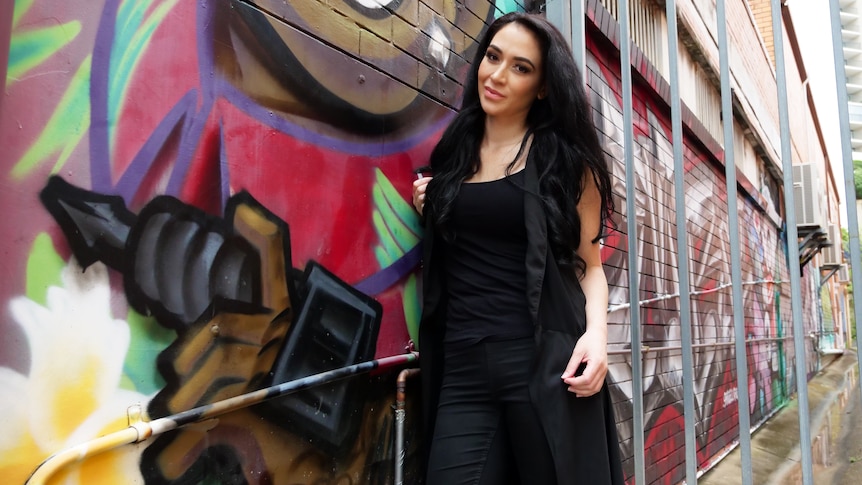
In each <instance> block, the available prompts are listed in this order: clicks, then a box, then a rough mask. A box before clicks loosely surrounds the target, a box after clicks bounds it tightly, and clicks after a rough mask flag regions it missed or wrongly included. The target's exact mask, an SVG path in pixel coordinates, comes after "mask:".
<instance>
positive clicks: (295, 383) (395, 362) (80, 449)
mask: <svg viewBox="0 0 862 485" xmlns="http://www.w3.org/2000/svg"><path fill="white" fill-rule="evenodd" d="M418 359H419V353H418V352H410V353H407V354H401V355H395V356H392V357H384V358H382V359H377V360H371V361H368V362H361V363H359V364H354V365H349V366H346V367H340V368H338V369H333V370H330V371H326V372H321V373H319V374H314V375H310V376H308V377H303V378H301V379H295V380H292V381H289V382H284V383H282V384H277V385H275V386H271V387H267V388H264V389H259V390H257V391H252V392H249V393H246V394H241V395H239V396H234V397H231V398H228V399H225V400H222V401H218V402H214V403H212V404H205V405H203V406H199V407H196V408H193V409H189V410H188V411H183V412H181V413H177V414H173V415H171V416H166V417H164V418H159V419H156V420H154V421H149V422H148V421H143V420H137V421H136V422H132V423H130V424H129V427H128V428H126V429H123V430H120V431H116V432H114V433H110V434H108V435H105V436H102V437H100V438H96V439H93V440H90V441H88V442H86V443H82V444H80V445H78V446H74V447H72V448H68V449H66V450H63V451H60V452H58V453H55V454H53V455H51V456H50V457H48V458H47V459H46V460H45V461H43V462H42V464H41V465H39V467H38V468H36V471H34V472H33V474H32V475H30V478H29V479H28V480H27V482H26V484H25V485H43V484H45V483H47V482H48V479H49V478H51V477H52V476H53V475H54V474H55V473H57V472H58V471H60V470H61V469H63V468H64V467H65V466H67V465H70V464H72V463H75V462H77V461H81V460H83V459H85V458H88V457H92V456H94V455H97V454H99V453H103V452H105V451H110V450H112V449H115V448H119V447H120V446H123V445H129V444H132V443H140V442H142V441H145V440H147V439H148V438H150V437H152V436H156V435H159V434H162V433H165V432H168V431H172V430H174V429H178V428H182V427H183V426H186V425H189V424H193V423H199V422H202V421H209V420H211V419H213V418H215V417H217V416H221V415H223V414H226V413H229V412H231V411H236V410H238V409H242V408H246V407H249V406H251V405H253V404H258V403H260V402H263V401H266V400H269V399H273V398H276V397H281V396H285V395H287V394H291V393H294V392H297V391H301V390H304V389H308V388H310V387H314V386H320V385H323V384H328V383H330V382H333V381H337V380H340V379H345V378H348V377H353V376H356V375H359V374H365V373H368V372H371V371H373V370H375V369H379V370H383V369H388V368H391V367H396V366H401V365H404V364H409V363H413V362H417V361H418ZM129 415H130V421H134V417H133V413H131V412H130V413H129Z"/></svg>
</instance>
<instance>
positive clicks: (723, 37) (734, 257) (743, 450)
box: [716, 0, 752, 485]
mask: <svg viewBox="0 0 862 485" xmlns="http://www.w3.org/2000/svg"><path fill="white" fill-rule="evenodd" d="M716 17H717V22H718V57H719V69H720V71H721V75H720V77H721V112H722V114H723V116H722V121H723V123H724V125H723V129H724V175H725V184H726V185H725V186H726V187H727V189H726V190H727V216H728V217H727V219H728V232H729V233H730V280H731V281H732V282H733V286H732V287H731V288H732V289H731V298H732V301H733V335H734V340H735V342H734V352H735V353H736V388H737V390H743V389H748V360H747V354H746V348H745V320H744V318H743V307H742V305H743V303H742V284H741V282H742V268H741V266H742V264H741V261H742V256H741V251H740V242H739V216H738V215H739V208H738V207H737V197H738V189H737V186H736V160H735V158H734V152H733V149H734V146H733V99H732V97H733V92H732V91H731V90H730V58H729V56H728V50H727V11H726V10H725V4H724V0H716ZM737 395H738V398H737V406H738V409H739V450H740V456H741V457H742V463H741V464H740V468H741V472H742V484H743V485H751V480H752V468H751V414H750V411H749V407H748V406H749V403H748V392H737Z"/></svg>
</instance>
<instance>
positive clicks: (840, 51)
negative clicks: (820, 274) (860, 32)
mask: <svg viewBox="0 0 862 485" xmlns="http://www.w3.org/2000/svg"><path fill="white" fill-rule="evenodd" d="M829 8H830V14H831V18H832V52H833V55H834V57H835V84H836V86H835V87H836V91H837V94H838V119H839V122H840V123H841V129H840V131H841V155H842V156H841V158H842V159H843V160H842V161H843V166H844V197H845V199H844V200H845V203H846V204H847V232H848V233H849V236H850V237H849V239H850V241H849V244H850V269H851V270H850V272H851V273H852V275H853V276H852V278H853V288H862V258H860V249H859V219H858V217H859V216H858V214H857V213H856V204H855V203H854V202H855V201H856V188H855V186H854V182H853V149H852V147H851V145H850V107H849V102H850V99H849V96H848V95H847V73H846V72H845V71H844V46H843V41H842V39H841V8H840V6H839V4H838V0H829ZM853 312H854V315H855V317H856V342H857V343H856V355H857V359H856V360H857V362H858V365H859V375H860V376H862V352H860V350H862V347H860V346H859V343H858V342H859V335H860V333H859V332H860V330H862V302H860V301H859V300H858V299H857V298H853ZM848 330H849V328H848ZM847 339H848V342H849V341H850V335H848V336H847ZM859 389H860V391H862V386H859Z"/></svg>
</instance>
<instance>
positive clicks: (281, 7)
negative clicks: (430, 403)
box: [0, 0, 522, 483]
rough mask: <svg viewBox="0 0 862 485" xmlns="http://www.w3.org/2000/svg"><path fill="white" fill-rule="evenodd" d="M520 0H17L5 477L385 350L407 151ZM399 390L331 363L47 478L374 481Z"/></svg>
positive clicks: (405, 330) (394, 309)
mask: <svg viewBox="0 0 862 485" xmlns="http://www.w3.org/2000/svg"><path fill="white" fill-rule="evenodd" d="M516 8H522V7H521V6H519V5H517V4H515V3H511V4H500V5H499V6H497V5H494V4H492V3H484V2H479V3H474V4H471V5H470V6H469V8H464V6H463V5H460V4H456V2H454V1H444V2H435V3H434V4H425V3H422V2H419V1H415V0H404V1H395V2H376V1H375V2H363V1H360V2H353V1H346V0H345V1H343V2H318V1H315V0H310V1H301V2H291V3H285V2H270V1H265V0H262V1H258V2H247V1H230V0H213V1H206V2H179V1H177V0H143V1H130V0H125V1H122V0H107V1H105V2H103V3H95V2H69V3H67V4H64V5H62V6H59V7H58V6H56V5H51V4H49V2H42V1H39V0H19V1H16V2H15V5H14V18H13V19H12V25H11V32H10V33H9V39H10V42H9V44H10V48H9V58H8V59H9V61H8V69H7V76H6V83H5V86H6V93H7V96H6V98H5V99H4V104H3V108H4V110H3V112H2V117H0V138H2V140H0V144H2V145H3V146H4V147H7V149H4V150H5V153H4V157H3V166H4V168H5V170H4V180H5V182H4V185H5V187H6V188H7V189H10V190H5V191H3V193H4V195H3V196H2V197H3V202H4V203H7V205H6V206H5V207H7V208H9V209H11V212H12V213H11V214H10V217H9V218H7V219H6V220H5V221H4V222H3V224H4V229H9V231H8V232H7V234H8V235H9V239H7V240H6V241H4V243H3V244H4V252H5V254H7V255H9V256H11V255H12V254H15V255H17V257H7V258H4V259H5V260H6V261H5V262H4V263H3V264H4V265H5V266H7V267H8V269H9V271H7V272H6V274H7V275H9V276H8V277H7V278H5V279H4V281H3V283H0V285H2V286H0V300H2V301H3V302H5V306H8V308H9V309H10V310H9V318H4V319H3V322H2V323H0V330H2V332H3V334H4V339H3V342H4V343H3V346H2V348H0V365H2V367H0V383H2V386H3V389H4V396H5V395H8V396H12V395H16V396H20V398H16V399H6V398H4V399H2V400H0V401H2V411H3V412H2V415H3V416H4V418H3V419H4V420H6V419H9V420H10V421H9V422H10V423H14V426H12V425H10V428H9V430H10V432H9V433H7V434H6V436H5V437H4V439H3V440H2V444H0V451H2V453H0V455H2V457H3V458H2V459H0V475H2V476H4V478H5V477H8V478H11V479H12V482H14V483H23V482H24V480H25V479H26V478H27V476H28V475H29V474H30V473H31V472H32V471H33V470H34V469H35V468H36V466H37V465H38V464H39V463H40V462H41V461H42V460H43V459H44V458H46V457H47V456H48V455H50V454H51V453H53V452H55V451H58V450H60V449H63V448H66V447H68V446H71V445H73V444H77V443H80V442H83V441H86V440H87V439H91V438H94V437H96V436H99V435H103V434H105V433H106V432H109V431H112V430H117V429H122V428H123V427H124V426H126V423H127V414H128V413H130V412H134V411H133V410H141V411H142V412H143V414H144V415H146V416H147V417H148V418H149V419H155V418H158V417H161V416H167V415H170V414H173V413H178V412H182V411H185V410H188V409H190V408H193V407H196V406H201V405H205V404H207V403H212V402H215V401H218V400H221V399H224V398H226V397H230V396H235V395H238V394H241V393H243V392H247V391H249V390H254V389H258V388H261V387H263V386H267V385H271V384H274V383H278V382H282V381H286V380H290V379H295V378H297V377H302V376H305V375H309V374H313V373H316V372H321V371H324V370H327V369H332V368H335V367H339V366H342V365H347V364H350V363H356V362H360V361H365V360H369V359H372V358H375V357H381V356H389V355H394V354H399V353H403V352H404V351H405V350H406V349H407V348H408V343H409V341H410V339H411V337H413V336H415V334H416V325H417V321H418V314H419V304H418V303H419V302H418V289H419V283H418V282H417V280H416V274H417V268H418V261H419V256H418V255H419V252H418V248H417V244H418V242H419V237H420V234H421V230H420V228H419V224H418V219H417V217H416V216H415V214H414V212H413V210H412V207H411V206H410V204H409V203H408V202H407V200H408V198H409V190H410V182H411V181H412V179H413V178H414V175H413V169H415V168H416V167H418V166H421V165H424V164H425V163H426V160H427V156H428V153H429V152H430V149H431V148H432V147H433V143H434V142H435V140H436V138H437V136H439V133H440V132H441V130H442V128H443V127H444V126H445V124H446V122H447V121H448V120H449V119H450V118H451V115H452V113H453V110H454V109H455V108H456V106H457V102H458V101H457V100H458V99H459V97H460V89H461V87H460V84H459V80H460V79H462V78H463V75H464V72H465V70H466V68H467V65H468V63H467V61H466V59H468V58H471V57H472V55H473V51H471V47H472V46H473V43H474V38H475V37H476V36H477V35H478V34H479V33H480V32H481V30H482V29H483V28H484V26H485V24H486V23H487V22H488V21H489V20H490V19H492V18H493V16H494V15H497V14H499V13H501V12H503V11H505V10H507V9H516ZM334 73H338V74H337V75H334ZM114 315H119V316H122V318H115V317H114ZM59 325H62V328H61V329H58V328H55V326H59ZM61 330H62V331H61ZM57 356H63V358H62V359H58V358H57ZM50 376H56V379H59V381H55V379H53V378H51V377H50ZM7 390H8V391H10V392H11V393H12V394H7V393H6V391H7ZM394 390H395V389H394V376H393V375H392V374H391V373H389V374H377V375H372V376H371V377H365V378H362V379H348V380H345V381H341V382H339V383H336V384H333V385H329V386H322V387H320V388H319V389H311V390H308V391H304V392H301V393H298V394H295V395H291V396H288V397H285V398H280V399H277V400H274V401H271V402H267V403H264V404H261V405H258V406H254V407H252V408H248V409H246V410H244V411H240V412H234V413H231V414H229V415H226V416H224V417H222V418H220V420H219V421H218V423H217V424H216V423H212V424H209V425H205V426H202V427H190V428H186V429H183V430H180V431H175V432H170V433H166V434H164V435H161V436H158V437H156V438H154V439H152V440H150V441H148V442H146V443H144V444H142V445H136V446H132V447H127V448H128V449H125V448H124V449H121V450H117V451H115V452H110V453H106V454H104V455H100V456H99V457H98V458H96V459H92V460H86V461H84V462H82V463H81V464H79V465H76V466H73V467H70V469H69V470H67V471H65V472H64V476H65V479H66V480H69V481H71V482H73V483H120V482H142V483H199V482H202V481H204V482H206V481H216V482H219V483H385V482H387V481H388V480H391V473H392V449H391V446H392V443H391V441H392V440H391V435H392V423H391V408H390V406H391V404H392V401H393V399H394ZM37 404H39V406H37ZM408 434H409V433H408ZM414 448H415V443H414V444H413V446H412V447H409V448H408V451H409V452H410V453H409V456H408V465H410V463H411V462H412V454H413V451H412V450H413V449H414ZM408 468H409V466H408ZM94 477H98V479H96V478H94ZM120 477H122V478H120Z"/></svg>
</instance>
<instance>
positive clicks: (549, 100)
mask: <svg viewBox="0 0 862 485" xmlns="http://www.w3.org/2000/svg"><path fill="white" fill-rule="evenodd" d="M510 23H517V24H518V25H521V26H523V27H525V28H527V29H528V30H529V31H530V32H532V33H533V34H534V35H535V36H536V38H537V39H538V41H539V45H540V49H541V52H542V66H543V70H544V72H543V76H542V79H543V82H544V84H545V92H546V96H545V97H544V98H542V99H536V100H535V101H534V102H533V105H532V107H531V108H530V111H529V113H528V114H527V134H526V136H525V137H524V140H523V141H522V143H521V151H522V150H523V149H524V147H525V144H526V142H527V140H528V139H529V138H530V136H532V137H533V141H532V145H531V148H530V152H529V155H528V158H527V163H531V164H534V165H535V167H536V173H537V174H538V177H539V196H540V197H541V198H542V201H543V205H544V208H545V213H546V218H547V220H548V237H549V242H550V245H551V249H552V251H553V254H554V258H555V260H556V261H557V263H558V264H559V265H560V266H563V267H574V268H576V269H577V270H578V271H579V272H580V273H583V271H584V269H585V263H584V260H583V259H582V258H581V257H580V256H578V254H577V248H578V246H579V245H580V241H581V233H580V227H581V224H580V217H579V216H578V211H577V205H578V202H579V201H580V198H581V195H582V194H583V191H584V183H585V181H586V178H585V176H586V175H587V173H591V174H592V178H593V180H594V181H595V184H596V186H597V188H598V190H599V194H600V196H601V225H600V228H599V232H598V234H596V236H595V238H594V239H593V240H592V241H593V242H597V241H598V240H599V239H600V238H601V237H603V235H604V231H605V229H606V228H610V227H611V225H610V216H611V214H612V212H613V199H612V192H611V180H610V172H609V170H608V166H607V163H606V161H605V158H604V154H603V152H602V148H601V145H600V144H599V139H598V135H597V134H596V129H595V126H594V125H593V122H592V118H591V109H590V105H589V101H588V100H587V95H586V92H585V90H584V83H583V80H582V78H581V74H580V72H579V71H578V68H577V67H576V66H575V63H574V59H573V57H572V52H571V50H570V49H569V46H568V44H567V43H566V41H565V39H564V38H563V36H562V34H560V31H559V30H557V29H556V27H554V26H553V25H552V24H551V23H550V22H548V21H547V20H546V19H544V18H543V17H540V16H538V15H533V14H526V13H519V12H515V13H509V14H506V15H504V16H502V17H500V18H499V19H497V20H496V21H494V22H493V23H492V24H491V25H490V26H489V27H488V29H487V31H486V32H485V34H484V36H483V37H482V39H481V41H480V42H479V46H478V50H477V52H476V57H475V59H474V60H473V64H472V66H471V67H470V72H469V76H468V78H467V81H466V82H465V85H464V98H463V101H462V104H461V109H460V111H459V112H458V115H457V116H456V117H455V119H454V120H453V121H452V123H451V124H450V125H449V127H448V128H447V129H446V131H445V132H444V133H443V136H442V137H441V138H440V141H439V142H438V143H437V145H436V146H435V147H434V150H433V151H432V152H431V160H430V165H431V170H432V172H433V175H434V178H433V179H432V181H431V183H430V184H429V185H428V189H427V199H426V204H425V214H426V216H427V217H429V218H430V221H431V223H433V224H435V226H436V227H437V228H438V229H439V230H440V233H441V234H442V236H443V238H444V239H445V240H447V241H451V240H452V239H453V237H454V235H453V234H452V231H451V228H450V224H449V222H450V220H451V218H452V210H453V206H454V201H455V198H456V196H457V195H458V190H459V188H460V186H461V183H462V182H463V181H464V180H466V179H467V178H469V177H470V176H471V175H473V174H475V173H476V172H477V171H478V169H479V148H480V143H481V141H482V137H483V135H484V129H485V112H484V111H483V110H482V106H481V105H480V103H479V86H478V84H479V74H478V72H479V64H480V63H481V61H482V58H483V57H484V56H485V53H486V50H487V49H488V45H489V44H490V43H491V40H492V39H493V38H494V35H496V34H497V32H499V31H500V29H502V28H503V27H504V26H506V25H508V24H510ZM519 154H520V151H519ZM517 158H518V157H516V159H517ZM513 164H514V160H513V162H512V164H511V165H510V167H509V168H510V169H511V167H512V165H513Z"/></svg>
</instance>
